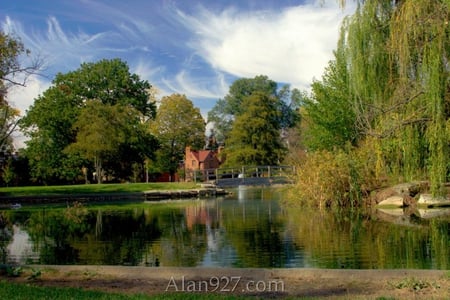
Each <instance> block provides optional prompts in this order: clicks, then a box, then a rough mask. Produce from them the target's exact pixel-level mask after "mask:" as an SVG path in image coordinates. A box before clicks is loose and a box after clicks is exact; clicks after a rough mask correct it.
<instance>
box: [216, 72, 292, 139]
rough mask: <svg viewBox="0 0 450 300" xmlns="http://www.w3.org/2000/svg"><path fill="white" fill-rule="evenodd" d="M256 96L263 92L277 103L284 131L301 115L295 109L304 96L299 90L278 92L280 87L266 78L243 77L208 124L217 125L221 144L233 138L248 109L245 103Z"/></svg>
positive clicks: (220, 104)
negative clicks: (240, 119)
mask: <svg viewBox="0 0 450 300" xmlns="http://www.w3.org/2000/svg"><path fill="white" fill-rule="evenodd" d="M254 93H262V94H264V95H267V96H270V97H273V98H274V99H276V100H277V102H276V105H275V107H274V109H276V110H277V111H279V112H281V113H280V114H279V115H278V117H279V120H278V121H279V122H280V125H281V126H282V128H288V127H290V126H293V124H294V123H295V122H296V116H298V115H297V114H296V112H295V110H296V108H297V106H298V104H299V96H300V94H299V91H298V90H296V89H294V90H292V91H291V90H290V88H289V86H288V85H285V86H283V87H282V88H281V89H278V84H277V83H276V82H275V81H273V80H271V79H269V78H268V77H267V76H264V75H259V76H256V77H254V78H240V79H237V80H236V81H234V82H233V83H232V84H231V86H230V88H229V91H228V94H227V95H226V96H225V97H224V98H223V99H219V100H218V101H217V102H216V104H215V105H214V107H213V108H212V109H211V111H209V112H208V122H211V123H213V124H214V128H215V134H216V138H217V140H218V141H219V142H221V143H223V142H224V141H225V140H226V139H227V138H228V137H229V133H230V131H231V129H232V127H233V122H234V121H235V119H236V117H237V116H239V115H241V114H242V113H244V110H245V107H244V106H243V105H242V104H243V102H244V100H245V98H247V97H249V96H251V95H252V94H254Z"/></svg>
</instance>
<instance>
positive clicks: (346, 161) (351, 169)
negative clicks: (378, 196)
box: [289, 147, 379, 208]
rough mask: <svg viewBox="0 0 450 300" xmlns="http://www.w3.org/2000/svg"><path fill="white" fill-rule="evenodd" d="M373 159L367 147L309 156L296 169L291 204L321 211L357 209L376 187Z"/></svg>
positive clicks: (374, 161)
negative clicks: (334, 207) (335, 208)
mask: <svg viewBox="0 0 450 300" xmlns="http://www.w3.org/2000/svg"><path fill="white" fill-rule="evenodd" d="M375 155H376V154H375V153H374V152H373V151H369V149H367V148H366V147H360V148H359V149H358V150H356V151H355V150H354V149H350V150H349V151H344V150H336V151H334V152H330V151H325V150H323V151H317V152H313V153H308V154H307V155H306V156H305V157H304V159H303V160H302V161H301V162H300V163H299V164H298V165H297V166H296V175H295V177H296V178H295V179H294V181H295V186H294V188H293V189H292V193H291V195H290V197H289V199H290V202H291V203H292V202H293V203H299V204H302V205H308V206H317V207H321V208H322V207H333V206H337V207H354V206H360V205H361V204H362V200H363V198H364V197H365V196H367V195H368V193H369V192H370V190H372V189H374V188H375V187H376V186H378V185H379V181H378V180H377V176H376V172H375V169H376V168H375V164H376V157H374V156H375Z"/></svg>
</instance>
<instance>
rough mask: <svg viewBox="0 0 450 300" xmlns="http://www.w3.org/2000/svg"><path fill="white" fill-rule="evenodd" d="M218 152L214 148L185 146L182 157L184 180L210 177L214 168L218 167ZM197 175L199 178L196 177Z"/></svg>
mask: <svg viewBox="0 0 450 300" xmlns="http://www.w3.org/2000/svg"><path fill="white" fill-rule="evenodd" d="M218 154H219V152H218V151H215V150H192V149H191V147H186V152H185V157H184V168H185V171H186V181H192V180H197V179H201V178H200V177H202V178H203V179H206V180H208V179H211V176H214V170H215V169H217V168H219V166H220V163H221V161H220V159H219V157H218ZM197 176H199V178H197Z"/></svg>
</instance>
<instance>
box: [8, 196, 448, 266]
mask: <svg viewBox="0 0 450 300" xmlns="http://www.w3.org/2000/svg"><path fill="white" fill-rule="evenodd" d="M232 191H233V194H232V195H231V196H227V197H223V198H211V199H205V200H180V201H169V202H164V203H147V202H126V203H125V202H122V203H112V204H111V203H110V204H107V205H106V204H92V203H89V204H87V203H84V204H81V205H71V206H69V207H67V206H66V205H60V206H54V207H49V206H46V207H43V206H42V207H39V206H35V207H27V206H23V207H22V208H20V209H17V210H0V255H1V256H0V263H21V264H23V263H28V264H29V263H33V264H90V265H97V264H99V265H142V266H183V267H191V266H218V267H257V268H262V267H264V268H281V267H283V268H292V267H298V268H303V267H313V268H356V269H373V268H375V269H398V268H418V269H449V268H450V208H446V209H442V210H439V211H438V210H429V211H427V212H420V213H419V212H415V213H414V214H411V213H408V214H404V212H403V211H398V210H387V211H373V212H371V213H361V212H353V213H352V212H340V213H337V212H331V211H317V210H311V209H301V208H288V207H285V206H284V205H283V204H282V200H283V197H284V192H283V191H282V190H280V189H273V188H249V187H241V188H239V189H235V190H232ZM430 214H434V215H436V216H432V217H431V215H430Z"/></svg>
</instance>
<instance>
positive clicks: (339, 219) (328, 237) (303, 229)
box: [289, 209, 450, 269]
mask: <svg viewBox="0 0 450 300" xmlns="http://www.w3.org/2000/svg"><path fill="white" fill-rule="evenodd" d="M416 223H417V224H416V225H411V226H401V225H397V224H392V223H389V222H384V221H381V220H374V219H372V217H371V216H370V215H366V214H358V213H356V214H351V213H349V212H339V213H333V212H327V211H317V210H309V211H307V212H305V210H304V209H298V210H295V209H290V211H289V227H290V228H292V229H293V230H292V232H293V236H294V239H295V241H296V242H297V244H298V245H300V246H301V247H302V248H303V249H304V251H305V256H306V257H308V258H307V263H308V264H309V265H312V266H314V267H320V268H355V269H371V268H418V269H448V267H449V265H450V250H449V249H450V239H449V228H450V227H449V220H448V219H435V220H432V221H425V220H421V221H420V222H417V221H416Z"/></svg>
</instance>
